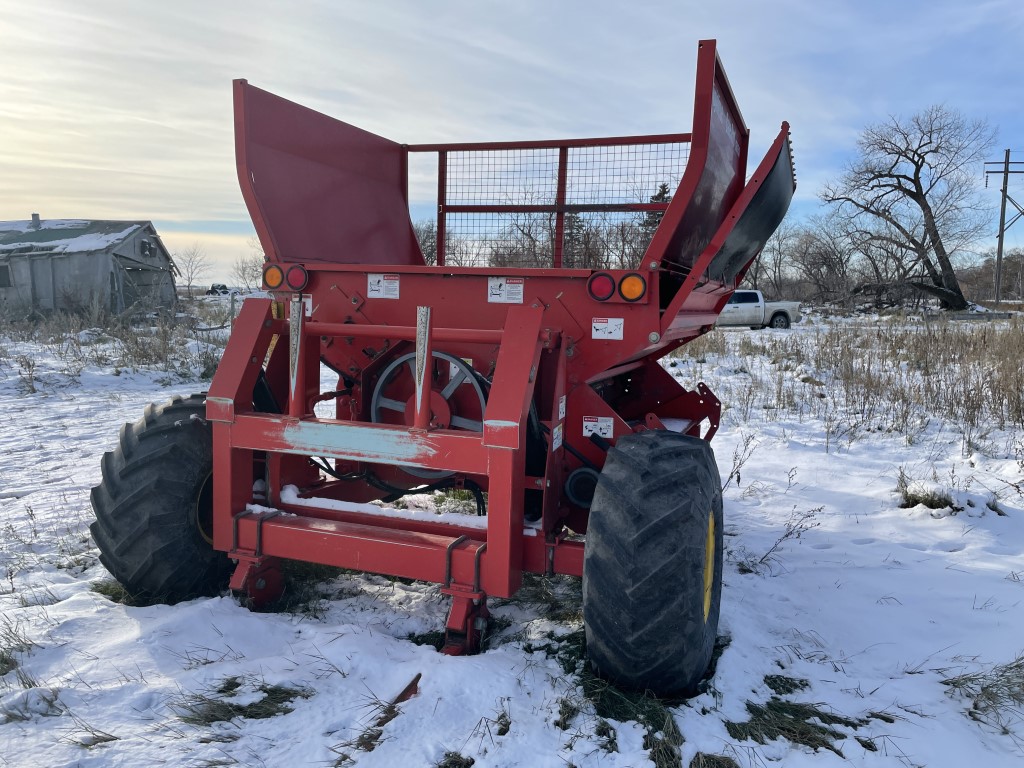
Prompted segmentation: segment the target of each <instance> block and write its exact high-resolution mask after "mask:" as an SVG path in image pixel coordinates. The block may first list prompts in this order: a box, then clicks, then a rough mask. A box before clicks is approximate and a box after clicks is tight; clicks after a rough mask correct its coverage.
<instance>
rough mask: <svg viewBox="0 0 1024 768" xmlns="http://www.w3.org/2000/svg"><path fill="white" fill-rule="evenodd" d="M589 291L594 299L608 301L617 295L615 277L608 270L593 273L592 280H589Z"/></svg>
mask: <svg viewBox="0 0 1024 768" xmlns="http://www.w3.org/2000/svg"><path fill="white" fill-rule="evenodd" d="M587 291H588V292H589V293H590V298H592V299H597V300H598V301H608V299H610V298H611V297H612V296H614V295H615V278H613V277H612V276H611V275H609V274H608V273H607V272H598V273H597V274H596V275H591V277H590V280H589V281H588V282H587Z"/></svg>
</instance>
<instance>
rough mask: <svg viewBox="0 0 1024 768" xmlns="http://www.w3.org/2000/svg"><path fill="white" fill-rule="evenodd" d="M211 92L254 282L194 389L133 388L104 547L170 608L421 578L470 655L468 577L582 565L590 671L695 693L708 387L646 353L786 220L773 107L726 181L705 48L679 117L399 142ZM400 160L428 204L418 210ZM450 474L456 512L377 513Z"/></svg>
mask: <svg viewBox="0 0 1024 768" xmlns="http://www.w3.org/2000/svg"><path fill="white" fill-rule="evenodd" d="M234 97H235V145H236V156H237V165H238V178H239V181H240V183H241V188H242V194H243V196H244V198H245V202H246V204H247V205H248V208H249V212H250V214H251V216H252V220H253V223H254V225H255V227H256V231H257V233H258V234H259V238H260V242H261V244H262V246H263V249H264V251H265V253H266V258H267V264H266V267H265V270H264V282H265V288H266V289H267V290H268V291H269V293H270V295H271V298H252V299H248V300H246V301H245V302H244V305H243V307H242V310H241V313H240V314H239V316H238V318H237V320H236V322H235V325H234V328H233V330H232V333H231V337H230V340H229V342H228V345H227V348H226V350H225V352H224V357H223V360H222V361H221V364H220V367H219V368H218V369H217V373H216V375H215V376H214V378H213V382H212V384H211V386H210V390H209V393H208V394H205V395H194V396H192V397H189V398H175V399H173V400H172V401H170V402H169V403H166V404H164V405H162V406H150V407H149V408H148V409H147V411H146V413H145V416H144V418H142V419H141V420H140V421H138V422H136V423H135V424H132V425H126V426H125V427H124V428H123V429H122V431H121V436H120V444H119V446H118V448H116V449H115V450H114V451H112V452H109V453H107V454H106V455H105V456H104V457H103V463H102V470H103V480H102V482H101V484H100V485H99V486H97V487H96V488H94V489H93V494H92V502H93V507H94V509H95V512H96V518H97V519H96V522H94V523H93V525H92V533H93V536H94V538H95V540H96V542H97V544H98V546H99V548H100V551H101V557H100V559H101V561H102V562H103V564H104V565H105V566H106V567H107V568H108V569H109V570H110V572H111V573H112V574H113V575H114V576H115V577H116V578H117V579H118V580H119V581H120V582H121V583H122V584H124V586H125V587H126V588H127V589H128V590H129V591H130V592H132V593H134V594H136V595H138V596H141V597H147V598H150V599H155V600H165V601H168V602H174V601H178V600H183V599H189V598H192V597H196V596H200V595H209V594H215V593H217V592H218V591H222V590H223V589H225V588H226V587H228V586H230V588H231V589H232V590H234V591H236V592H237V593H240V594H241V595H242V596H243V598H245V599H246V600H247V601H248V602H249V603H250V604H253V605H257V606H258V605H261V604H264V603H267V602H268V601H271V600H273V599H274V598H276V597H277V596H279V595H280V593H281V591H282V588H283V583H282V577H281V564H282V561H283V560H286V559H291V560H300V561H308V562H314V563H322V564H327V565H333V566H339V567H343V568H351V569H357V570H361V571H370V572H374V573H380V574H388V575H392V576H397V577H403V578H409V579H420V580H426V581H432V582H436V583H439V584H440V585H441V591H442V592H443V593H444V594H446V595H449V596H450V597H451V609H450V612H449V614H448V619H447V626H446V640H445V645H444V651H445V652H446V653H451V654H458V653H472V652H474V651H477V650H479V648H480V641H481V635H482V633H483V632H484V630H485V628H486V623H487V617H488V613H487V597H488V596H491V595H493V596H497V597H511V596H513V595H515V593H516V591H517V590H518V589H519V588H520V585H521V583H522V578H523V574H524V573H537V574H547V575H552V574H572V575H574V576H582V577H583V614H584V621H585V625H586V640H587V652H588V655H589V657H590V659H591V662H592V663H593V665H594V667H595V668H596V669H597V670H598V671H599V672H600V673H601V674H602V675H604V676H606V677H608V678H610V679H611V680H613V681H615V682H617V683H619V684H620V685H623V686H628V687H632V688H638V689H648V690H651V691H654V692H656V693H660V694H685V693H688V692H692V691H694V690H695V689H696V687H697V685H698V683H699V682H700V680H701V677H702V676H703V675H704V673H705V671H706V669H707V667H708V664H709V662H710V658H711V654H712V650H713V646H714V642H715V636H716V632H717V626H718V616H719V602H720V595H721V583H722V496H721V483H720V479H719V474H718V469H717V466H716V464H715V459H714V455H713V453H712V450H711V447H710V445H709V441H710V440H711V438H712V436H713V435H714V434H715V431H716V430H717V429H718V426H719V414H720V411H721V404H720V403H719V401H718V400H717V399H716V398H715V395H714V394H713V393H712V392H711V390H710V389H709V388H708V387H707V386H705V385H704V384H703V383H700V384H697V385H696V389H693V390H689V389H686V388H684V387H683V386H682V385H680V384H679V383H678V382H677V381H676V380H675V379H674V378H673V377H672V376H671V375H670V374H669V373H668V372H666V370H665V369H664V368H663V367H662V366H661V364H660V363H659V360H660V359H661V358H663V357H664V356H665V355H667V354H669V353H671V352H672V351H673V350H675V349H677V348H678V347H680V346H681V345H683V344H685V343H687V342H688V341H691V340H693V339H695V338H697V337H698V336H700V335H701V334H704V333H706V332H707V331H709V330H710V329H711V328H712V326H713V324H714V322H715V319H716V317H717V316H718V314H719V312H720V311H721V309H722V307H723V305H724V304H725V303H726V301H727V300H728V299H729V296H730V295H731V293H732V292H733V290H734V289H735V288H736V286H737V285H738V284H739V282H740V280H741V279H742V278H743V275H744V273H745V272H746V270H747V268H748V267H749V266H750V264H751V262H752V261H753V259H754V258H755V257H756V256H757V254H758V253H759V252H760V250H761V248H762V247H763V246H764V243H765V241H766V240H767V239H768V237H769V236H770V235H771V234H772V232H773V231H774V230H775V228H776V226H777V225H778V224H779V222H780V221H781V220H782V218H783V216H784V215H785V212H786V209H787V208H788V206H789V203H790V200H791V199H792V196H793V193H794V190H795V180H794V174H793V167H792V159H791V154H790V146H789V138H788V134H789V128H788V125H787V124H785V123H783V124H782V129H781V131H780V132H779V134H778V137H777V138H776V139H775V141H774V143H773V144H772V145H771V148H770V149H769V151H768V154H767V156H766V157H765V158H764V160H763V161H762V162H761V164H760V165H759V166H758V167H757V169H756V170H755V171H754V173H753V175H752V176H751V177H750V178H749V180H747V181H746V182H745V180H744V177H745V173H746V166H747V143H748V130H747V127H746V125H745V123H744V121H743V118H742V116H741V114H740V111H739V108H738V107H737V105H736V102H735V99H734V97H733V93H732V90H731V89H730V87H729V82H728V80H727V79H726V76H725V72H724V71H723V69H722V65H721V62H720V60H719V58H718V55H717V53H716V47H715V42H714V41H707V40H706V41H703V42H701V43H700V46H699V51H698V60H697V93H696V99H695V104H694V117H693V131H692V133H680V134H662V135H653V136H630V137H620V138H608V139H580V140H569V141H535V142H533V141H531V142H526V141H520V142H507V143H497V142H494V143H490V142H489V143H474V144H431V145H415V144H399V143H395V142H394V141H390V140H388V139H385V138H382V137H380V136H377V135H374V134H372V133H368V132H367V131H364V130H361V129H359V128H356V127H354V126H352V125H348V124H346V123H343V122H340V121H338V120H334V119H332V118H329V117H326V116H324V115H322V114H319V113H317V112H314V111H312V110H310V109H307V108H305V107H302V106H299V105H297V104H294V103H292V102H289V101H286V100H284V99H282V98H280V97H278V96H275V95H272V94H270V93H267V92H266V91H262V90H260V89H258V88H255V87H253V86H251V85H249V84H248V83H247V82H246V81H244V80H239V81H236V82H235V84H234ZM411 168H412V169H413V170H412V171H411V170H410V169H411ZM423 169H428V170H429V171H430V172H431V173H433V172H435V171H436V189H437V208H436V222H433V223H432V224H431V225H430V226H418V227H415V228H414V226H413V224H412V220H411V217H410V211H409V193H408V189H409V187H410V184H411V183H412V184H416V185H420V184H421V177H422V176H424V175H425V173H421V171H422V170H423ZM410 179H411V180H412V181H410ZM417 188H419V187H417ZM431 188H432V187H431ZM417 229H418V230H420V235H421V236H420V237H419V238H418V237H417ZM325 371H326V372H328V375H329V378H328V376H325V375H324V372H325ZM322 382H323V383H322ZM451 488H458V489H463V490H464V491H466V492H468V494H467V497H470V496H471V497H472V498H473V499H475V501H476V506H477V512H478V514H477V515H472V514H467V515H463V516H459V517H457V518H455V519H453V518H452V516H444V517H438V516H435V515H430V514H423V513H419V514H417V513H414V512H410V511H403V510H401V509H394V508H383V506H382V505H381V504H380V502H381V501H383V502H385V503H387V502H392V501H395V500H397V499H399V498H401V497H402V496H404V495H407V494H409V493H424V492H428V491H434V490H438V489H451ZM371 502H378V503H377V504H372V503H371ZM385 506H386V505H385ZM398 506H401V505H398Z"/></svg>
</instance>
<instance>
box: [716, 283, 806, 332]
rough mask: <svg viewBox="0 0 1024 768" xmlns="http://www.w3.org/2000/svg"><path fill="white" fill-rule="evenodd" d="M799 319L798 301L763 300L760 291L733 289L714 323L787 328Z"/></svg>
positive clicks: (719, 324) (725, 325)
mask: <svg viewBox="0 0 1024 768" xmlns="http://www.w3.org/2000/svg"><path fill="white" fill-rule="evenodd" d="M799 320H800V303H799V302H796V301H765V300H764V296H763V295H762V294H761V292H760V291H734V292H733V294H732V296H731V297H729V303H728V304H726V305H725V307H723V309H722V314H720V315H719V316H718V322H716V323H715V325H717V326H721V327H728V326H736V325H748V326H750V327H751V328H754V329H756V328H789V326H791V325H792V324H793V323H796V322H799Z"/></svg>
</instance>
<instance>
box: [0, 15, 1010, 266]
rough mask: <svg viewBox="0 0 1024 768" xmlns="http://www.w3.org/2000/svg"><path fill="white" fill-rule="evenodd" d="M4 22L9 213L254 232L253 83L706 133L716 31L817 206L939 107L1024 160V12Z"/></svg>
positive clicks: (408, 117)
mask: <svg viewBox="0 0 1024 768" xmlns="http://www.w3.org/2000/svg"><path fill="white" fill-rule="evenodd" d="M0 10H2V12H0V39H2V40H3V45H2V46H0V72H3V76H2V77H0V212H3V216H4V217H6V218H23V217H25V216H27V215H28V213H30V212H32V211H39V212H41V213H43V215H44V216H45V217H58V216H63V217H69V216H85V217H97V218H98V217H105V218H129V219H134V218H145V219H156V220H164V221H170V222H190V221H198V220H209V221H219V222H222V223H223V222H244V221H246V220H247V218H248V217H247V214H246V212H245V208H244V205H243V204H242V201H241V196H240V194H239V192H238V188H237V181H236V177H235V170H234V160H233V136H232V108H231V80H232V78H235V77H246V78H248V79H249V80H250V81H251V82H253V84H255V85H259V86H260V87H263V88H267V89H268V90H271V91H274V92H278V93H280V94H281V95H283V96H285V97H286V98H289V99H292V100H294V101H299V102H300V103H305V104H307V105H309V106H311V107H313V108H315V109H318V110H321V111H324V112H327V113H328V114H331V115H333V116H336V117H339V118H340V119H343V120H346V121H348V122H352V123H355V124H356V125H359V126H360V127H364V128H366V129H368V130H372V131H376V132H379V133H382V134H383V135H386V136H388V137H389V138H394V139H395V140H398V141H403V142H427V141H443V140H484V139H522V138H558V137H569V136H586V135H602V134H604V135H609V134H622V133H645V132H664V131H685V130H688V129H689V125H690V112H691V108H692V106H691V105H692V101H693V72H694V62H695V58H696V41H697V40H698V39H700V38H707V37H717V38H718V40H719V50H720V52H721V55H722V59H723V62H724V63H725V66H726V69H727V71H728V73H729V76H730V78H731V81H732V85H733V88H734V90H735V91H736V94H737V98H738V100H739V102H740V105H741V107H742V108H743V111H744V116H745V117H746V119H747V122H748V124H749V125H750V126H751V135H752V146H751V163H754V162H756V161H757V160H758V159H759V157H760V154H761V153H762V152H763V151H764V150H765V148H766V147H767V145H768V143H769V142H770V141H771V139H772V138H773V137H774V135H775V132H776V131H777V130H778V125H779V123H780V122H781V121H782V120H783V119H788V120H789V121H790V122H791V123H792V125H793V136H794V143H795V147H796V151H797V161H798V163H799V167H798V170H799V172H800V174H799V178H800V181H801V187H800V190H799V192H798V194H799V195H800V197H801V198H803V199H812V198H813V197H814V195H815V194H816V192H817V190H818V188H819V187H820V184H821V183H822V182H823V181H824V180H825V179H827V178H829V177H830V176H832V175H834V174H835V173H836V172H837V170H838V168H839V167H840V165H841V162H842V160H843V158H844V157H845V156H847V155H848V154H849V152H850V151H851V150H852V148H853V142H854V140H855V138H856V135H857V133H858V132H859V131H860V129H861V128H863V127H864V126H865V125H867V124H869V123H872V122H876V121H877V120H879V119H882V118H884V117H885V116H886V115H887V114H889V113H894V112H910V111H914V110H916V109H918V108H920V107H922V106H927V105H928V104H931V103H935V102H938V101H943V102H946V103H948V104H950V105H952V106H956V107H959V108H961V109H964V110H965V111H967V112H969V113H971V114H975V115H979V116H985V115H987V116H988V117H989V118H990V119H991V120H992V121H993V123H995V124H997V125H999V126H1000V128H1001V135H1002V137H1004V138H1003V140H1004V141H1005V142H1006V145H1007V146H1015V145H1016V146H1017V147H1020V148H1021V149H1022V150H1024V118H1022V117H1021V115H1020V113H1019V105H1020V104H1021V103H1024V85H1022V82H1024V78H1021V77H1020V76H1019V72H1020V65H1019V62H1017V61H1015V58H1016V56H1017V52H1018V50H1019V40H1020V37H1021V33H1022V31H1024V11H1022V10H1021V9H1020V6H1019V3H1017V2H1012V1H1011V0H988V2H982V3H978V4H973V5H972V6H971V7H970V9H969V10H964V8H963V6H962V4H961V3H959V2H955V1H954V0H940V1H937V2H932V3H924V2H908V3H886V2H881V1H880V0H867V1H866V2H861V3H857V4H853V3H848V4H844V3H827V4H823V3H820V2H818V3H815V2H810V0H777V1H776V2H774V3H751V2H739V0H727V1H726V2H719V3H715V4H706V3H705V4H696V3H681V2H678V1H676V2H668V1H667V0H666V1H663V2H654V3H635V4H624V3H620V2H611V1H610V0H599V1H597V2H550V1H549V2H547V3H542V2H518V3H509V4H501V5H499V4H493V3H480V2H468V1H466V0H453V1H451V2H445V3H422V2H413V1H412V0H392V2H389V3H386V4H383V3H375V4H369V3H354V2H312V3H301V4H287V5H285V4H279V3H272V2H269V0H256V1H254V2H244V3H243V2H219V3H210V2H203V3H201V2H197V1H196V0H182V1H181V2H176V3H164V4H152V3H144V4H143V3H129V2H116V1H115V0H93V1H92V2H90V3H88V4H83V3H79V2H74V1H73V0H48V1H47V0H41V1H40V2H36V3H32V4H28V3H17V2H14V1H13V0H0ZM1022 154H1024V153H1022ZM993 159H995V158H993ZM1022 229H1024V227H1022ZM196 234H197V235H202V236H203V237H206V235H204V234H203V233H202V231H199V232H197V233H196ZM1011 234H1013V233H1012V231H1011ZM210 247H211V249H213V248H214V247H220V246H219V245H216V246H215V245H214V240H213V239H212V238H211V246H210Z"/></svg>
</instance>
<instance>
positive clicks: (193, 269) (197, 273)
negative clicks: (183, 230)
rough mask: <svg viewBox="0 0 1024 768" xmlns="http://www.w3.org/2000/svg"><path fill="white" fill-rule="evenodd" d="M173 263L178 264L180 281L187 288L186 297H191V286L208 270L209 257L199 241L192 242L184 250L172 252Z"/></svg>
mask: <svg viewBox="0 0 1024 768" xmlns="http://www.w3.org/2000/svg"><path fill="white" fill-rule="evenodd" d="M174 263H175V264H177V265H178V273H179V274H180V275H181V281H182V282H183V283H184V284H185V287H186V288H187V289H188V297H189V298H190V299H191V298H192V286H193V285H195V284H196V283H197V282H199V280H200V279H202V278H203V277H205V276H206V273H207V272H209V271H210V259H209V257H208V256H207V255H206V251H204V250H203V247H202V246H201V245H199V243H192V245H190V246H189V247H188V248H186V249H185V250H183V251H178V252H177V253H175V254H174Z"/></svg>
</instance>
